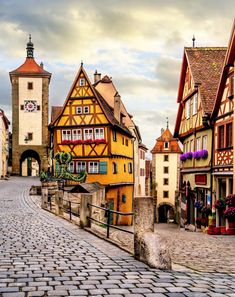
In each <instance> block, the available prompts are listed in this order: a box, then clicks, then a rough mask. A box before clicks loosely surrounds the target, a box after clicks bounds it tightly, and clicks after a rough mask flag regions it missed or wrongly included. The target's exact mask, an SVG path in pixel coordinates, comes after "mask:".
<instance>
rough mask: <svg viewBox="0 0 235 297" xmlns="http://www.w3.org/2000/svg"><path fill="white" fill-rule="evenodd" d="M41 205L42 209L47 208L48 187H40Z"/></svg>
mask: <svg viewBox="0 0 235 297" xmlns="http://www.w3.org/2000/svg"><path fill="white" fill-rule="evenodd" d="M41 207H42V208H43V209H47V207H48V188H47V187H42V204H41Z"/></svg>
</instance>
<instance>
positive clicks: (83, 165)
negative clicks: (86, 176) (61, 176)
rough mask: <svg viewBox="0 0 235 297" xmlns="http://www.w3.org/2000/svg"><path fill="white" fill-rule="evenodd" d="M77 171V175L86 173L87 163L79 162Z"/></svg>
mask: <svg viewBox="0 0 235 297" xmlns="http://www.w3.org/2000/svg"><path fill="white" fill-rule="evenodd" d="M76 171H77V173H80V172H83V171H86V162H85V161H79V162H77V168H76Z"/></svg>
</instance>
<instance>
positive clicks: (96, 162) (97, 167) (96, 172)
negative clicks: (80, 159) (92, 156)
mask: <svg viewBox="0 0 235 297" xmlns="http://www.w3.org/2000/svg"><path fill="white" fill-rule="evenodd" d="M91 164H92V165H91ZM94 164H96V166H94ZM91 168H93V169H92V170H91ZM94 169H96V170H94ZM88 173H89V174H98V173H99V162H98V161H89V162H88Z"/></svg>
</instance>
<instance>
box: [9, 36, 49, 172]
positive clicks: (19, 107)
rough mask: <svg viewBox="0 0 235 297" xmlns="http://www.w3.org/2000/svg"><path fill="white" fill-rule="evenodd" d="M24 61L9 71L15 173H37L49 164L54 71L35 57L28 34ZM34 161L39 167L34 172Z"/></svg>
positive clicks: (36, 166) (13, 166) (13, 167)
mask: <svg viewBox="0 0 235 297" xmlns="http://www.w3.org/2000/svg"><path fill="white" fill-rule="evenodd" d="M26 50H27V57H26V60H25V62H24V63H23V64H22V65H21V66H20V67H18V68H17V69H16V70H14V71H12V72H10V79H11V85H12V174H14V175H37V174H38V173H39V172H40V170H42V169H44V170H46V169H47V168H48V153H49V150H48V145H49V133H48V95H49V83H50V78H51V73H49V72H47V71H45V70H44V69H43V64H42V63H41V64H40V66H39V65H38V64H37V63H36V62H35V60H34V55H33V54H34V53H33V52H34V47H33V43H32V42H31V36H29V42H28V43H27V48H26ZM34 164H36V165H35V168H36V171H35V170H34V172H33V167H34Z"/></svg>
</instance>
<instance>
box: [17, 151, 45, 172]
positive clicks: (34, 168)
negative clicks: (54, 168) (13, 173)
mask: <svg viewBox="0 0 235 297" xmlns="http://www.w3.org/2000/svg"><path fill="white" fill-rule="evenodd" d="M40 171H41V160H40V156H39V154H38V153H37V152H36V151H34V150H26V151H24V152H23V153H22V155H21V157H20V175H21V176H38V175H39V172H40Z"/></svg>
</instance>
